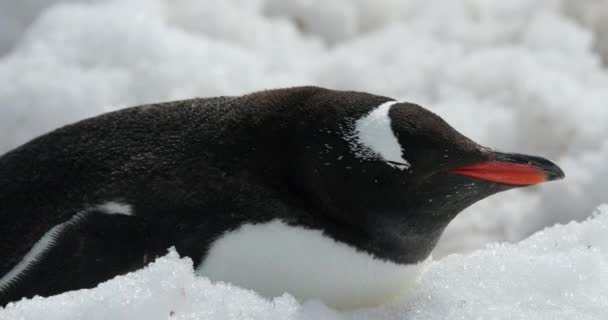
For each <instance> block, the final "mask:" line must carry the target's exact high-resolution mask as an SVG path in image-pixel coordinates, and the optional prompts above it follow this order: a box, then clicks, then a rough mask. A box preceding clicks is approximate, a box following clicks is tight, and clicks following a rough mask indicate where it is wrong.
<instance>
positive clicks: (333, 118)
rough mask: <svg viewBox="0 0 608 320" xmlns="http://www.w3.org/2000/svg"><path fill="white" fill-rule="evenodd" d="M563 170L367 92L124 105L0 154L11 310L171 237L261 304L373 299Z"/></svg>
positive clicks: (111, 270) (3, 271)
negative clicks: (480, 218)
mask: <svg viewBox="0 0 608 320" xmlns="http://www.w3.org/2000/svg"><path fill="white" fill-rule="evenodd" d="M563 177H564V174H563V172H562V171H561V170H560V169H559V168H558V167H557V166H556V165H555V164H553V163H552V162H550V161H548V160H546V159H543V158H539V157H535V156H527V155H521V154H511V153H500V152H495V151H492V150H491V149H488V148H485V147H481V146H480V145H478V144H476V143H475V142H473V141H471V140H469V139H468V138H466V137H465V136H463V135H462V134H460V133H458V132H457V131H455V130H454V129H453V128H452V127H450V126H449V125H448V124H447V123H446V122H444V121H443V120H442V119H441V118H440V117H438V116H436V115H435V114H433V113H431V112H429V111H427V110H425V109H423V108H422V107H420V106H418V105H415V104H412V103H406V102H398V101H395V100H393V99H391V98H387V97H382V96H377V95H372V94H368V93H362V92H349V91H334V90H328V89H323V88H318V87H298V88H290V89H278V90H269V91H262V92H257V93H253V94H249V95H244V96H239V97H214V98H204V99H192V100H183V101H175V102H167V103H159V104H152V105H143V106H138V107H133V108H128V109H123V110H120V111H117V112H112V113H107V114H104V115H101V116H98V117H95V118H91V119H88V120H84V121H80V122H78V123H75V124H72V125H68V126H66V127H63V128H60V129H58V130H55V131H53V132H51V133H48V134H46V135H43V136H41V137H39V138H36V139H34V140H32V141H30V142H29V143H26V144H25V145H23V146H21V147H19V148H17V149H15V150H13V151H11V152H9V153H7V154H5V155H4V156H2V157H1V158H0V257H1V260H0V275H3V276H2V278H1V279H0V304H1V305H6V304H7V303H8V302H10V301H15V300H19V299H21V298H24V297H32V296H35V295H41V296H49V295H54V294H58V293H61V292H65V291H68V290H74V289H79V288H90V287H94V286H96V285H97V284H98V283H100V282H102V281H105V280H108V279H110V278H112V277H114V276H116V275H120V274H124V273H127V272H130V271H134V270H137V269H139V268H142V267H143V266H145V265H146V264H148V263H149V262H151V261H154V259H155V258H156V257H159V256H162V255H164V254H166V252H167V250H168V248H170V247H174V248H175V249H176V250H177V252H178V253H179V254H180V255H182V256H187V257H190V258H191V259H192V261H193V263H194V266H195V268H196V271H197V272H198V273H199V274H201V275H203V276H207V277H209V278H210V279H212V280H222V281H227V282H231V283H234V284H236V285H239V286H243V287H246V288H251V289H253V290H255V291H257V292H259V293H260V294H262V295H264V296H269V297H272V296H276V295H281V294H283V293H284V292H288V293H291V294H292V295H294V296H295V297H297V298H299V299H309V298H314V299H320V300H322V301H324V302H325V303H327V304H328V305H330V306H333V307H336V308H342V309H344V308H354V307H363V306H372V305H377V304H380V303H382V302H384V301H387V300H389V299H390V298H391V297H393V296H395V295H397V294H398V293H400V292H401V291H402V290H404V289H406V288H408V287H410V286H411V285H412V284H413V282H415V281H416V279H417V277H418V275H419V274H420V271H421V270H422V269H423V268H424V262H425V261H427V257H429V254H430V252H431V250H433V247H434V246H435V244H436V243H437V240H438V239H439V237H440V235H441V233H442V231H443V230H444V228H445V227H446V226H447V224H448V223H449V222H450V220H452V219H453V218H454V217H455V216H456V215H457V214H458V213H459V212H460V211H462V210H463V209H464V208H466V207H468V206H469V205H471V204H473V203H474V202H476V201H478V200H480V199H483V198H485V197H487V196H489V195H491V194H494V193H497V192H500V191H504V190H508V189H512V188H516V187H521V186H527V185H533V184H537V183H540V182H544V181H548V180H554V179H559V178H563Z"/></svg>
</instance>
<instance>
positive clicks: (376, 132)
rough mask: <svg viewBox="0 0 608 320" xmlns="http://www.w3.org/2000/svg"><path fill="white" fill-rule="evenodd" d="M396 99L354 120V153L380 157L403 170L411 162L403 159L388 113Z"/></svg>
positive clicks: (367, 157)
mask: <svg viewBox="0 0 608 320" xmlns="http://www.w3.org/2000/svg"><path fill="white" fill-rule="evenodd" d="M396 103H399V102H398V101H388V102H385V103H383V104H381V105H379V106H378V107H377V108H376V109H374V110H372V111H371V112H370V113H368V114H366V115H365V116H363V117H361V118H360V119H358V120H357V121H356V122H355V132H354V136H353V137H352V138H354V140H355V142H356V143H354V144H353V147H354V150H353V151H354V153H355V155H356V156H357V157H359V158H363V159H370V158H380V159H382V160H384V161H386V163H387V164H388V165H389V166H391V167H394V168H397V169H401V170H405V169H408V168H410V167H411V164H410V163H409V162H408V161H407V160H405V159H403V157H402V149H401V145H400V144H399V141H398V140H397V137H396V136H395V133H394V132H393V129H392V128H391V118H390V117H389V115H388V112H389V110H390V109H391V107H392V106H393V105H394V104H396Z"/></svg>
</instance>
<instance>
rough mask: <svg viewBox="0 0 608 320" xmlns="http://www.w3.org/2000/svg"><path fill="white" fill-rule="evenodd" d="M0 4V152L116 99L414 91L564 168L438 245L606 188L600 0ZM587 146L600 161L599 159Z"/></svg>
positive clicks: (573, 207) (495, 143)
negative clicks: (319, 89)
mask: <svg viewBox="0 0 608 320" xmlns="http://www.w3.org/2000/svg"><path fill="white" fill-rule="evenodd" d="M562 2H563V1H559V0H539V1H529V0H516V1H484V0H455V1H442V0H407V1H406V0H352V1H350V0H349V1H347V0H336V1H323V0H290V1H284V0H204V1H201V0H62V1H59V0H56V1H51V0H22V1H3V2H0V130H1V131H0V133H1V134H0V152H5V151H7V150H9V149H11V148H13V147H15V146H17V145H19V144H21V143H24V142H26V141H27V140H28V139H30V138H32V137H34V136H36V135H38V134H42V133H44V132H46V131H49V130H51V129H53V128H55V127H58V126H60V125H63V124H66V123H69V122H72V121H76V120H79V119H81V118H84V117H88V116H93V115H96V114H99V113H102V112H105V111H110V110H115V109H117V108H121V107H124V106H129V105H135V104H140V103H145V102H153V101H161V100H168V99H181V98H189V97H194V96H210V95H226V94H242V93H244V92H250V91H254V90H259V89H264V88H272V87H285V86H292V85H301V84H317V85H322V86H327V87H332V88H337V89H356V90H363V91H368V92H374V93H378V94H384V95H390V96H393V97H397V98H403V99H406V100H409V101H413V102H417V103H420V104H423V105H425V106H427V107H429V108H431V109H432V110H433V111H435V112H437V113H439V114H440V115H442V116H443V117H444V118H446V120H447V121H448V122H450V123H451V124H452V125H453V126H455V127H456V128H457V129H458V130H460V131H462V132H463V133H465V134H467V135H469V136H470V137H471V138H473V139H475V140H477V141H479V142H480V143H483V144H486V145H488V146H491V147H496V148H498V149H501V150H504V151H519V152H529V153H534V154H538V155H543V156H548V157H550V158H551V159H552V160H555V161H556V162H558V163H560V164H562V163H563V164H564V166H565V167H566V168H565V169H566V170H565V171H566V175H567V179H566V180H564V181H560V182H556V183H551V184H549V185H543V186H541V187H539V188H535V189H526V190H517V191H513V192H509V193H506V194H501V195H498V196H495V197H491V198H490V199H488V200H487V201H485V202H481V203H479V204H478V205H476V206H474V207H472V208H470V209H469V210H467V211H466V212H465V213H463V214H462V215H461V216H459V217H458V218H457V219H456V220H455V221H454V223H453V224H452V225H451V226H450V227H448V229H447V231H446V234H445V237H444V239H443V240H442V241H441V243H440V245H439V247H438V249H437V251H436V254H437V255H442V254H445V253H449V252H454V251H464V250H470V249H474V248H478V247H480V246H482V245H483V243H486V242H488V241H496V240H511V241H516V240H520V239H522V238H524V237H526V236H528V235H529V234H531V233H532V232H534V231H536V230H539V229H541V228H542V227H544V226H547V225H551V224H553V223H556V222H567V221H569V220H571V219H583V218H585V217H586V216H587V214H588V212H590V211H591V210H592V208H594V207H595V206H597V205H598V204H599V203H602V202H605V201H607V200H608V199H607V198H608V196H607V195H606V194H605V192H604V191H602V190H607V189H608V179H606V172H607V170H608V169H607V168H608V161H601V159H606V157H607V156H608V151H606V150H607V149H608V147H606V146H605V143H606V141H607V140H608V108H607V107H606V105H605V104H606V101H608V90H606V88H608V73H607V72H606V69H605V68H604V66H603V65H602V64H601V59H600V57H599V56H598V50H600V51H599V52H604V51H602V50H603V49H601V48H605V47H608V40H607V39H608V38H607V37H606V35H608V28H606V24H605V23H604V22H602V21H604V20H605V19H602V18H601V17H603V16H604V15H605V14H606V12H608V4H607V3H606V1H603V0H584V1H565V2H564V3H562ZM594 159H595V160H594Z"/></svg>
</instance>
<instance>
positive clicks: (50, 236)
mask: <svg viewBox="0 0 608 320" xmlns="http://www.w3.org/2000/svg"><path fill="white" fill-rule="evenodd" d="M93 208H94V209H97V210H99V211H101V212H102V213H105V214H124V215H129V216H130V215H132V210H131V206H130V205H128V204H122V203H118V202H112V201H111V202H106V203H103V204H100V205H97V206H95V207H93ZM91 213H92V211H91V210H83V211H81V212H79V213H77V214H75V215H74V216H72V218H70V219H69V220H67V221H65V222H63V223H60V224H58V225H55V226H53V227H52V228H51V229H49V231H47V232H46V233H45V234H44V235H43V236H42V238H40V240H38V242H36V243H35V244H34V246H32V248H31V249H30V251H28V252H27V253H26V254H25V256H23V258H22V259H21V261H19V263H18V264H17V265H15V266H14V267H13V268H12V269H11V270H10V271H9V272H8V273H6V274H5V275H4V276H3V277H2V278H0V292H2V291H3V290H6V289H8V288H9V287H10V286H12V285H14V284H15V283H16V282H17V281H19V279H20V278H21V277H22V276H23V274H24V273H25V272H27V271H28V270H30V269H31V268H33V267H34V265H35V264H36V263H38V262H39V261H40V260H41V259H42V257H43V255H44V254H46V253H47V252H48V251H49V250H51V249H52V248H53V247H55V246H56V245H57V240H58V239H59V236H60V235H61V234H62V233H63V232H65V230H66V229H67V228H68V227H70V226H72V225H75V224H78V223H80V222H81V221H82V220H83V219H86V217H87V216H88V215H89V214H91Z"/></svg>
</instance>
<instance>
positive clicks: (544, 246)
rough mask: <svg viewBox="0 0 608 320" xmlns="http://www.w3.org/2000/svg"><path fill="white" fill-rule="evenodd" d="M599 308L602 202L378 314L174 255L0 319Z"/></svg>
mask: <svg viewBox="0 0 608 320" xmlns="http://www.w3.org/2000/svg"><path fill="white" fill-rule="evenodd" d="M606 310H608V205H604V206H603V207H601V208H600V209H598V210H597V211H596V213H595V215H594V216H593V217H592V218H589V219H587V220H585V221H584V222H582V223H577V222H571V223H569V224H567V225H557V226H554V227H551V228H547V229H545V230H543V231H540V232H537V233H536V234H534V235H533V236H531V237H530V238H528V239H526V240H524V241H521V242H519V243H517V244H508V243H500V244H492V245H489V246H487V247H486V248H485V249H483V250H478V251H475V252H473V253H471V254H468V255H459V254H454V255H450V256H447V257H445V258H443V259H440V260H436V261H433V262H432V263H431V265H430V266H429V268H428V270H427V271H426V273H424V274H423V276H422V277H421V279H420V280H419V282H418V283H417V285H416V286H415V287H414V288H413V290H411V291H410V292H408V293H407V294H406V295H402V296H399V297H398V298H396V299H395V300H394V301H392V302H388V303H387V304H386V305H383V306H381V307H377V308H369V309H359V310H354V311H337V310H334V309H331V308H329V307H327V306H325V305H324V304H323V303H321V302H319V301H316V300H307V301H301V302H300V301H297V300H296V299H294V298H293V297H292V296H290V295H289V294H283V295H280V296H278V297H276V298H273V299H265V298H262V297H260V296H259V295H257V294H256V293H254V292H253V291H249V290H245V289H241V288H238V287H235V286H232V285H230V284H226V283H221V282H217V283H212V282H210V281H209V280H208V279H207V278H204V277H197V276H196V275H195V272H194V270H193V268H192V262H191V260H190V259H188V258H184V259H180V258H179V257H178V255H177V254H176V253H175V252H174V251H172V252H171V253H169V254H168V255H167V256H165V257H163V258H160V259H158V260H157V261H156V262H154V263H153V264H151V265H149V266H148V267H147V268H145V269H143V270H140V271H137V272H134V273H130V274H127V275H124V276H119V277H116V278H114V279H112V280H110V281H108V282H105V283H103V284H100V285H99V286H98V287H97V288H94V289H85V290H80V291H74V292H68V293H64V294H61V295H58V296H54V297H50V298H46V299H45V298H40V297H37V298H34V299H31V300H22V301H20V302H18V303H11V304H9V306H7V307H6V308H5V309H4V310H2V311H0V319H2V320H4V319H7V320H8V319H45V320H54V319H62V320H69V319H91V320H93V319H116V320H118V319H150V320H153V319H299V320H305V319H328V320H329V319H336V320H337V319H384V320H389V319H605V318H606V315H607V311H606Z"/></svg>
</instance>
